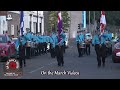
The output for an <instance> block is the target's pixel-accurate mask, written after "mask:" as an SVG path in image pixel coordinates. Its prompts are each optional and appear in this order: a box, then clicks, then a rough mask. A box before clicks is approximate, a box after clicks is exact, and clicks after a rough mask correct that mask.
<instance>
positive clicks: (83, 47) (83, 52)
mask: <svg viewBox="0 0 120 90" xmlns="http://www.w3.org/2000/svg"><path fill="white" fill-rule="evenodd" d="M79 38H80V39H79V43H80V52H81V56H83V54H85V43H84V42H85V36H84V33H83V32H82V31H81V32H80V35H79Z"/></svg>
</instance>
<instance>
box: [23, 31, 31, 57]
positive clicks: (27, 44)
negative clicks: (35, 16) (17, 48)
mask: <svg viewBox="0 0 120 90" xmlns="http://www.w3.org/2000/svg"><path fill="white" fill-rule="evenodd" d="M24 36H25V38H26V40H27V43H26V58H27V59H30V57H31V41H32V34H31V33H30V31H28V32H27V33H26V34H25V35H24Z"/></svg>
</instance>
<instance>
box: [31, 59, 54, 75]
mask: <svg viewBox="0 0 120 90" xmlns="http://www.w3.org/2000/svg"><path fill="white" fill-rule="evenodd" d="M54 63H56V61H55V62H52V63H49V64H47V65H46V66H49V65H51V64H54ZM44 67H45V66H42V67H40V68H37V69H35V70H33V71H31V72H29V73H33V72H36V71H38V70H40V69H42V68H44Z"/></svg>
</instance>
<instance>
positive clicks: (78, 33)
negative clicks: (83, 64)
mask: <svg viewBox="0 0 120 90" xmlns="http://www.w3.org/2000/svg"><path fill="white" fill-rule="evenodd" d="M79 35H80V32H79V31H77V36H76V42H77V49H78V54H79V56H78V57H80V56H81V51H80V48H79V46H80V43H79V41H80V37H79Z"/></svg>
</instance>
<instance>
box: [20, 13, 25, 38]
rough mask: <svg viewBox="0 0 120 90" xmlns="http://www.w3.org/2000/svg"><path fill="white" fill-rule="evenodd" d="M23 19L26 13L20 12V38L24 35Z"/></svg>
mask: <svg viewBox="0 0 120 90" xmlns="http://www.w3.org/2000/svg"><path fill="white" fill-rule="evenodd" d="M23 17H24V12H23V11H20V36H21V35H23V32H24V31H23V27H24V20H23Z"/></svg>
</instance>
